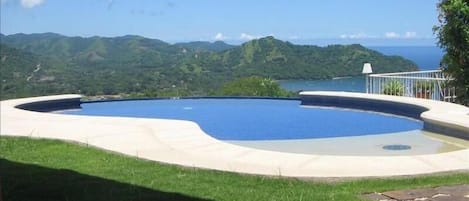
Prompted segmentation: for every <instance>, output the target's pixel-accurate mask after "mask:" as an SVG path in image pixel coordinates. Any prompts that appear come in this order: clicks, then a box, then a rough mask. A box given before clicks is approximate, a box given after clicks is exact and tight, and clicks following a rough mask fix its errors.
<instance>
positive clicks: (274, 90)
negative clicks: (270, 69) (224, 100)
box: [220, 76, 294, 97]
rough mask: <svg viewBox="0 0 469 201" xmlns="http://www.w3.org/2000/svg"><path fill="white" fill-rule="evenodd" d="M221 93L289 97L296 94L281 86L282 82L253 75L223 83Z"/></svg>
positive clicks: (227, 94)
mask: <svg viewBox="0 0 469 201" xmlns="http://www.w3.org/2000/svg"><path fill="white" fill-rule="evenodd" d="M220 95H223V96H263V97H288V96H293V95H294V94H293V92H289V91H287V90H284V89H282V88H280V84H279V83H278V82H276V81H274V80H272V79H269V78H261V77H257V76H251V77H245V78H240V79H237V80H234V81H231V82H228V83H226V84H225V85H223V88H222V89H221V92H220Z"/></svg>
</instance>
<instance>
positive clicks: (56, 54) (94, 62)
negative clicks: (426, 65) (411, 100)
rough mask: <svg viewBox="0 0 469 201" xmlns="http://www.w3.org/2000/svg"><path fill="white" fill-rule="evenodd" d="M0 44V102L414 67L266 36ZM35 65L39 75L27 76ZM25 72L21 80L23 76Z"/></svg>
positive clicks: (359, 51) (193, 90)
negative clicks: (366, 67)
mask: <svg viewBox="0 0 469 201" xmlns="http://www.w3.org/2000/svg"><path fill="white" fill-rule="evenodd" d="M0 42H1V44H2V51H1V52H0V53H1V58H2V59H3V58H6V59H5V60H2V74H1V75H0V76H1V78H2V80H5V81H4V83H3V84H2V92H3V93H2V99H3V98H4V97H5V96H8V97H18V96H26V95H45V94H51V93H64V92H67V93H82V94H86V95H96V94H117V93H126V94H130V93H136V94H142V93H143V94H146V95H151V96H156V95H157V96H167V95H171V96H176V95H177V96H181V95H209V94H216V91H217V90H218V89H219V88H220V86H221V85H222V84H223V83H224V82H226V81H229V80H232V79H235V78H240V77H246V76H251V75H257V76H263V77H270V78H273V79H326V78H333V77H341V76H353V75H360V74H361V68H362V65H363V62H371V63H372V64H373V67H374V68H373V71H374V72H376V73H381V72H396V71H409V70H416V69H417V67H416V65H415V64H414V63H413V62H411V61H409V60H406V59H404V58H402V57H397V56H385V55H383V54H381V53H379V52H377V51H373V50H370V49H367V48H365V47H363V46H361V45H332V46H327V47H318V46H310V45H294V44H292V43H289V42H284V41H281V40H277V39H275V38H273V37H266V38H261V39H256V40H252V41H249V42H246V43H244V44H242V45H240V46H231V45H228V44H226V43H223V42H215V43H208V42H191V43H182V44H181V43H180V44H174V45H171V44H169V43H166V42H164V41H161V40H156V39H149V38H144V37H141V36H132V35H128V36H122V37H98V36H95V37H89V38H83V37H67V36H62V35H59V34H54V33H45V34H14V35H7V36H5V35H0ZM222 49H224V50H222ZM8 58H10V59H8ZM12 58H15V59H12ZM22 60H24V61H22ZM39 63H40V64H41V68H40V70H38V71H37V72H34V71H35V70H36V69H37V68H36V66H37V65H38V64H39ZM4 66H8V67H6V68H4ZM32 74H33V77H32V78H30V79H29V81H28V82H27V83H24V80H25V76H26V78H27V77H28V76H30V75H32ZM18 76H19V77H18ZM17 78H18V79H17ZM32 81H34V82H36V84H35V85H34V86H35V88H34V90H31V91H28V93H30V94H28V93H26V92H25V93H19V92H17V91H15V90H11V88H12V87H13V88H16V89H20V88H22V87H24V86H25V84H29V83H31V82H32ZM5 83H6V84H5ZM28 86H29V85H28ZM41 87H42V88H41ZM26 88H27V87H26ZM172 93H176V94H172Z"/></svg>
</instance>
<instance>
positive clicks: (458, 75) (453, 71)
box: [433, 0, 469, 105]
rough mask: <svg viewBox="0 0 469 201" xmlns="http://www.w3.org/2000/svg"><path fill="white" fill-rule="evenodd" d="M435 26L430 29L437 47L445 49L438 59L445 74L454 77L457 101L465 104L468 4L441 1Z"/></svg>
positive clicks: (468, 66) (468, 81)
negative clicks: (436, 40)
mask: <svg viewBox="0 0 469 201" xmlns="http://www.w3.org/2000/svg"><path fill="white" fill-rule="evenodd" d="M438 11H439V16H438V20H439V23H440V24H439V26H435V27H434V28H433V30H434V32H435V33H436V34H437V36H438V40H439V41H438V45H439V46H440V47H442V48H444V49H445V50H446V54H445V56H444V57H443V60H442V67H443V68H444V70H445V72H446V73H448V74H449V75H451V77H452V78H454V80H453V81H451V82H450V84H451V85H453V86H454V87H455V88H456V95H457V96H458V101H459V102H460V103H462V104H464V105H469V1H468V0H441V2H440V3H439V4H438Z"/></svg>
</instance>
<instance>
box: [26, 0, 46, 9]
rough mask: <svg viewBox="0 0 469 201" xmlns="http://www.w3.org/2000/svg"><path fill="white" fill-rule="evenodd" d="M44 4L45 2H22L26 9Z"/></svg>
mask: <svg viewBox="0 0 469 201" xmlns="http://www.w3.org/2000/svg"><path fill="white" fill-rule="evenodd" d="M42 3H44V0H21V6H23V7H25V8H33V7H36V6H39V5H41V4H42Z"/></svg>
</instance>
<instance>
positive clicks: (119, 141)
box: [0, 92, 469, 177]
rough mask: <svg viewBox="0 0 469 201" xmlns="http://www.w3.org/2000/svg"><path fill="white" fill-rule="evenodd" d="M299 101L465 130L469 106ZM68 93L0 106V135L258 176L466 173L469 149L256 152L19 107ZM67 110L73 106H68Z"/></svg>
mask: <svg viewBox="0 0 469 201" xmlns="http://www.w3.org/2000/svg"><path fill="white" fill-rule="evenodd" d="M300 95H301V96H302V97H303V96H311V97H312V96H316V97H335V98H341V97H342V98H358V99H363V100H373V101H378V102H379V101H388V102H389V101H390V102H393V103H402V104H410V105H416V106H419V107H424V108H427V109H428V110H427V111H425V112H423V113H422V114H421V118H422V120H423V121H424V122H429V123H430V124H431V125H436V127H442V128H450V129H456V130H459V131H462V133H463V134H464V135H465V134H467V133H469V115H468V114H469V108H467V107H464V106H461V105H456V104H451V103H445V102H439V101H432V100H425V99H415V98H407V97H396V96H387V95H372V94H363V93H349V92H302V93H301V94H300ZM80 98H81V96H80V95H74V94H68V95H56V96H44V97H33V98H22V99H13V100H5V101H1V102H0V105H1V108H0V113H1V116H0V125H1V126H0V134H1V135H8V136H27V137H37V138H49V139H59V140H66V141H74V142H78V143H83V144H87V145H91V146H95V147H98V148H101V149H104V150H109V151H113V152H118V153H122V154H125V155H129V156H134V157H138V158H143V159H148V160H153V161H158V162H163V163H169V164H176V165H182V166H187V167H197V168H206V169H215V170H221V171H230V172H238V173H246V174H255V175H269V176H285V177H383V176H402V175H416V174H429V173H437V172H447V171H461V170H463V171H467V170H469V157H468V156H469V149H463V150H459V151H453V152H446V153H440V154H428V155H413V156H338V155H315V154H297V153H284V152H275V151H266V150H258V149H253V148H247V147H241V146H237V145H233V144H229V143H226V142H222V141H219V140H217V139H214V138H212V137H211V136H209V135H207V134H205V133H204V132H203V131H202V130H201V128H200V127H199V126H198V125H197V124H196V123H194V122H190V121H183V120H167V119H144V118H127V117H98V116H80V115H62V114H54V113H43V112H36V111H28V110H23V109H19V108H17V107H18V105H24V104H31V103H37V102H51V101H52V102H54V101H55V103H57V102H62V103H67V102H68V101H69V102H74V104H75V103H77V101H78V102H79V100H80ZM65 105H66V106H67V107H69V106H70V105H67V104H65Z"/></svg>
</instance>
